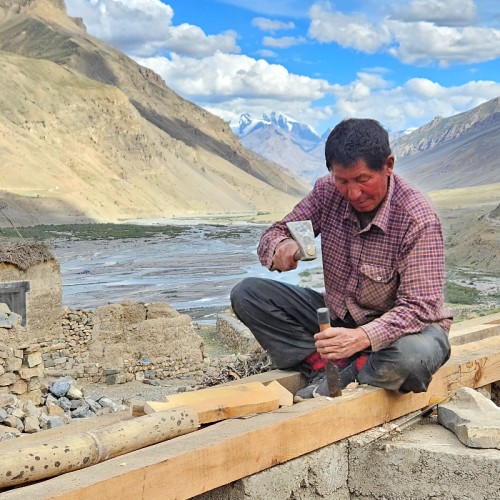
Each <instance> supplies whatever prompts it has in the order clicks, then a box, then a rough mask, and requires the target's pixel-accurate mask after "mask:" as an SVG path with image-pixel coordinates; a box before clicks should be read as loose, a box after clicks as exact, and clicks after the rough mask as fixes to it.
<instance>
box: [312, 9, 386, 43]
mask: <svg viewBox="0 0 500 500" xmlns="http://www.w3.org/2000/svg"><path fill="white" fill-rule="evenodd" d="M309 15H310V17H311V25H310V27H309V32H308V35H309V36H310V37H311V38H315V39H316V40H318V41H319V42H322V43H329V42H336V43H338V44H339V45H340V46H342V47H352V48H354V49H357V50H360V51H362V52H368V53H374V52H377V51H378V50H380V48H381V47H383V46H384V45H386V44H388V43H389V42H390V40H391V37H390V33H389V31H388V30H387V28H386V27H385V26H384V25H381V26H376V25H374V24H372V23H371V22H370V21H369V20H368V19H367V17H366V16H365V15H362V14H356V15H351V16H348V15H345V14H342V13H341V12H337V11H334V10H333V8H332V7H330V6H329V5H327V4H316V5H313V6H312V7H311V9H310V11H309Z"/></svg>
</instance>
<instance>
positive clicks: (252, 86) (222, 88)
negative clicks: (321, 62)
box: [136, 52, 330, 102]
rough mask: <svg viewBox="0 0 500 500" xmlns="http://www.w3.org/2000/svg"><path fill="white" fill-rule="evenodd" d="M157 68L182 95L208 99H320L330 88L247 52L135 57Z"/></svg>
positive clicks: (145, 64)
mask: <svg viewBox="0 0 500 500" xmlns="http://www.w3.org/2000/svg"><path fill="white" fill-rule="evenodd" d="M136 61H137V62H139V63H140V64H142V65H144V66H147V67H149V68H151V69H153V70H154V71H156V72H157V73H158V74H159V75H160V76H162V78H163V79H164V80H165V82H166V83H167V85H168V86H169V87H172V88H173V89H174V90H175V91H176V92H178V93H180V94H181V95H182V96H184V97H186V98H188V99H193V100H199V99H202V100H204V101H205V102H209V101H223V100H226V99H227V98H228V97H232V98H236V97H238V96H240V97H244V98H261V99H262V98H267V99H269V98H273V99H276V100H278V101H280V100H283V101H286V100H302V101H305V102H311V101H314V100H317V99H321V98H322V97H324V96H325V94H326V93H327V92H328V90H329V89H330V85H329V84H328V82H326V81H325V80H319V79H313V78H309V77H307V76H302V75H295V74H292V73H289V72H288V70H287V69H286V68H285V67H284V66H282V65H279V64H270V63H268V62H267V61H265V60H263V59H253V58H251V57H248V56H244V55H231V54H223V53H220V52H218V53H216V54H214V55H213V56H210V57H205V58H204V59H195V58H190V57H182V56H178V55H175V54H174V55H172V58H171V59H167V58H165V57H155V58H147V59H145V58H136Z"/></svg>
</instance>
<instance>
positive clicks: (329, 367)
mask: <svg viewBox="0 0 500 500" xmlns="http://www.w3.org/2000/svg"><path fill="white" fill-rule="evenodd" d="M316 313H317V315H318V323H319V331H320V332H322V331H323V330H326V329H327V328H330V326H331V325H330V311H329V310H328V308H326V307H321V308H319V309H317V310H316ZM325 374H326V383H327V385H328V392H329V395H330V397H331V398H337V397H339V396H342V385H341V383H340V373H339V367H338V366H337V365H336V364H335V363H334V362H333V361H330V360H328V361H327V362H326V365H325Z"/></svg>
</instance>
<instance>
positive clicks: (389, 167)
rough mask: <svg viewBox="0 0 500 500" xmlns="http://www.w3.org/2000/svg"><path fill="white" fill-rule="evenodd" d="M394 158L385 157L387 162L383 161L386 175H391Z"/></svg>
mask: <svg viewBox="0 0 500 500" xmlns="http://www.w3.org/2000/svg"><path fill="white" fill-rule="evenodd" d="M394 161H395V160H394V156H392V155H390V156H388V157H387V160H386V161H385V171H386V173H387V175H391V174H392V171H393V170H394Z"/></svg>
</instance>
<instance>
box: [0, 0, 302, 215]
mask: <svg viewBox="0 0 500 500" xmlns="http://www.w3.org/2000/svg"><path fill="white" fill-rule="evenodd" d="M0 67H2V68H3V70H2V75H0V82H1V85H2V91H1V93H0V101H1V102H0V104H1V105H2V106H3V107H4V108H5V109H8V110H9V113H4V114H3V116H1V117H0V150H2V151H3V152H4V159H5V162H4V166H0V168H1V169H2V170H1V171H2V174H3V175H4V177H5V178H7V179H9V182H8V183H7V186H6V187H5V188H4V189H3V190H2V196H3V197H4V198H7V197H8V198H9V200H10V201H9V204H12V206H11V205H9V206H10V207H11V208H12V209H13V210H14V211H15V210H17V219H18V222H19V220H23V219H25V220H36V219H37V214H38V215H39V217H38V219H40V222H47V220H58V221H59V220H60V219H61V218H64V216H63V214H61V213H59V212H58V211H57V210H55V208H54V207H58V206H60V207H64V209H65V210H67V211H68V215H67V217H68V218H70V219H74V220H76V219H78V220H80V219H82V220H83V219H92V220H98V221H117V220H120V219H124V218H126V219H130V218H144V217H147V218H151V217H169V216H175V215H180V214H191V213H196V214H203V213H204V214H207V213H232V212H238V213H241V212H256V211H263V210H269V211H276V210H278V211H283V212H285V211H287V210H288V209H289V208H290V207H291V206H293V204H294V203H296V201H297V200H298V199H299V198H300V197H301V196H303V195H304V194H305V193H306V192H307V186H306V185H305V184H304V183H303V182H302V181H300V180H299V179H297V178H296V177H294V176H293V175H292V174H290V173H289V172H286V171H285V170H284V169H282V168H281V167H279V166H278V165H277V164H273V163H271V162H269V161H267V160H264V159H263V158H260V157H259V156H258V155H256V154H255V153H253V152H251V151H249V150H247V149H246V148H245V147H243V145H242V144H241V142H240V141H239V139H238V138H237V137H236V136H234V134H233V133H232V132H231V130H230V128H229V126H228V124H227V123H226V122H224V121H223V120H221V119H220V118H218V117H216V116H215V115H212V114H211V113H209V112H208V111H206V110H203V109H202V108H199V107H198V106H196V105H195V104H193V103H190V102H189V101H186V100H185V99H182V98H181V97H180V96H178V95H177V94H176V93H175V92H173V91H172V90H171V89H169V88H168V87H167V86H166V85H165V83H164V82H163V80H162V79H161V78H160V77H159V76H158V75H156V74H155V73H154V72H153V71H151V70H149V69H146V68H144V67H142V66H139V65H138V64H137V63H135V62H134V61H133V60H132V59H130V58H128V57H127V56H126V55H124V54H122V53H121V52H119V51H117V50H116V49H113V48H112V47H110V46H108V45H106V44H105V43H103V42H101V41H99V40H98V39H95V38H94V37H92V36H90V35H88V34H87V32H86V30H85V28H84V26H83V23H82V22H81V20H78V19H73V18H69V17H68V16H67V15H66V11H65V7H64V2H62V1H58V0H24V1H18V2H10V1H9V2H7V1H5V0H0ZM11 81H14V82H17V83H18V84H17V85H15V86H13V85H12V84H11ZM9 83H10V84H9ZM16 151H17V152H16ZM19 151H23V155H22V156H23V157H22V158H21V157H20V155H19ZM6 164H9V165H11V167H10V169H9V170H7V167H6V166H5V165H6ZM13 171H15V172H16V174H15V175H13V174H12V172H13ZM106 179H109V182H108V183H105V182H104V181H105V180H106ZM35 186H36V188H35ZM27 207H29V208H27ZM29 211H31V213H29Z"/></svg>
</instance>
